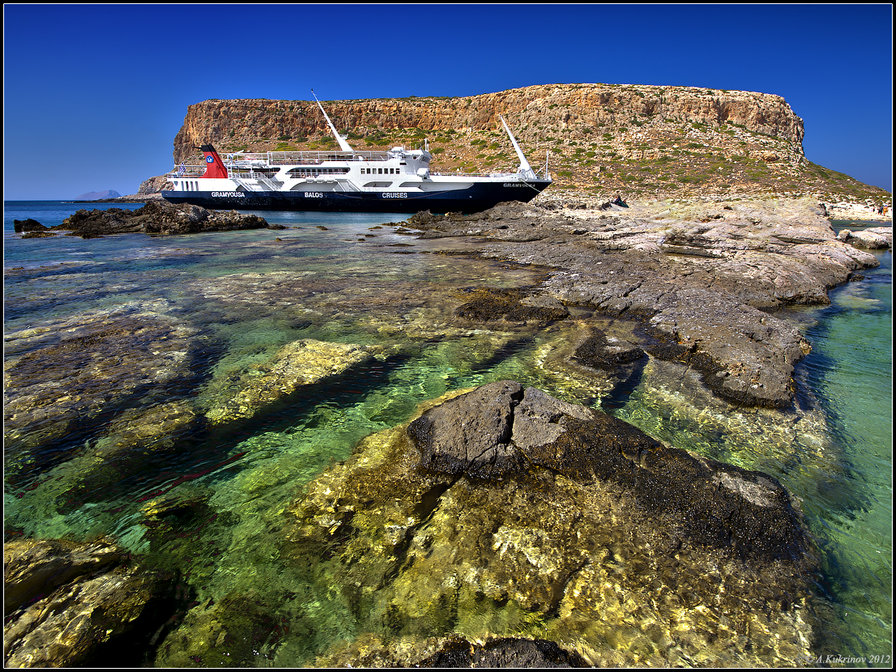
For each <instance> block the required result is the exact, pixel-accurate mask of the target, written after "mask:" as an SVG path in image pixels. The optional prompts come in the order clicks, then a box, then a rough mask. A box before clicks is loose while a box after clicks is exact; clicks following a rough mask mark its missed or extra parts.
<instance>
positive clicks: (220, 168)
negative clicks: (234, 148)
mask: <svg viewBox="0 0 896 672" xmlns="http://www.w3.org/2000/svg"><path fill="white" fill-rule="evenodd" d="M199 149H201V150H202V153H203V154H204V155H205V173H203V175H202V177H227V168H225V167H224V162H223V161H222V160H221V157H220V156H218V152H216V151H215V148H214V147H212V146H211V145H202V147H200V148H199Z"/></svg>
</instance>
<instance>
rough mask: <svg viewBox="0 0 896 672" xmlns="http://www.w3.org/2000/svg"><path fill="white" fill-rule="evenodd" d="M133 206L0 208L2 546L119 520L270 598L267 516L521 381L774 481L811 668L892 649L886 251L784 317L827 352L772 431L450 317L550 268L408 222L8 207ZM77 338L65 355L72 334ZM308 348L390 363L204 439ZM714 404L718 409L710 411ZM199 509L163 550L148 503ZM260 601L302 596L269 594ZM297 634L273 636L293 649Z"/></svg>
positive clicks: (101, 531)
mask: <svg viewBox="0 0 896 672" xmlns="http://www.w3.org/2000/svg"><path fill="white" fill-rule="evenodd" d="M140 205H141V204H125V205H122V204H90V205H85V204H83V203H73V202H64V201H7V202H5V203H4V220H3V221H4V223H3V255H4V296H3V307H4V360H5V366H6V370H7V375H5V376H4V381H5V382H4V384H5V388H4V394H5V397H4V408H5V411H6V413H5V419H4V432H5V435H4V438H5V441H4V445H5V450H4V524H5V538H6V539H7V540H9V539H11V538H16V537H34V538H68V539H76V540H87V539H95V538H97V537H107V538H111V539H114V540H115V542H116V543H118V544H119V545H121V546H122V547H124V548H125V549H127V550H128V551H130V552H131V553H132V554H134V556H137V557H142V558H143V559H144V560H145V561H146V562H147V564H149V565H150V566H152V565H158V566H159V567H163V568H172V567H175V568H177V569H179V570H181V571H182V572H183V575H184V576H185V577H186V580H187V581H188V582H189V583H190V587H191V589H192V590H193V591H194V592H195V595H196V600H197V601H202V600H208V599H212V600H214V599H222V598H223V597H225V596H226V595H230V594H234V593H239V594H241V595H259V596H263V595H265V594H266V587H267V582H268V581H270V580H271V578H270V577H271V576H278V575H282V573H283V571H284V570H283V569H282V568H280V567H278V566H277V560H276V556H277V551H276V549H277V548H278V547H279V544H280V543H281V542H282V540H281V539H279V538H278V530H277V528H276V524H275V522H273V521H274V519H275V517H276V516H275V514H274V512H277V511H282V510H283V509H284V507H286V506H288V504H289V503H290V502H291V501H293V500H294V499H295V498H296V497H297V496H299V494H300V493H301V491H302V488H303V486H304V485H305V484H307V483H309V482H311V481H312V480H313V479H315V478H316V477H318V476H319V475H320V474H321V473H323V472H324V471H325V470H326V469H328V468H329V467H331V466H332V465H334V464H335V463H338V462H340V461H342V460H345V459H347V458H348V457H349V456H350V455H351V453H352V449H353V448H354V446H355V445H356V444H357V443H358V442H359V441H360V440H361V439H362V438H364V437H366V436H368V435H370V434H372V433H374V432H377V431H380V430H383V429H388V428H390V427H393V426H395V425H398V424H401V423H403V422H406V421H407V420H408V419H409V418H410V417H411V416H412V414H413V413H414V410H415V408H417V406H418V404H420V403H421V402H424V401H427V400H431V399H435V398H437V397H439V396H441V395H443V394H445V393H447V392H451V391H453V390H460V389H466V388H470V387H474V386H477V385H480V384H484V383H487V382H490V381H493V380H502V379H516V380H519V381H520V382H521V383H523V384H524V385H535V386H537V387H539V388H541V389H543V390H545V391H546V392H548V393H549V394H553V395H555V396H558V397H560V398H563V399H567V400H570V401H575V402H577V403H584V404H588V405H590V406H593V407H595V408H602V409H603V410H605V411H607V412H609V413H612V414H614V415H616V416H617V417H620V418H622V419H624V420H626V421H628V422H631V423H632V424H635V425H636V426H638V427H639V428H641V429H642V430H643V431H645V432H647V433H648V434H650V435H652V436H654V437H655V438H657V439H659V440H661V441H664V442H667V443H670V444H672V445H674V446H676V447H679V448H684V449H688V450H691V451H694V452H697V453H700V454H703V455H705V456H707V457H711V458H714V459H721V460H724V461H728V462H732V463H735V464H738V465H739V466H742V467H746V468H754V469H759V470H762V471H765V472H767V473H770V474H771V475H773V476H774V477H775V478H777V479H778V480H779V481H780V482H781V483H782V484H783V485H785V487H787V488H788V489H789V491H790V492H791V493H792V494H793V495H794V497H795V498H796V499H797V500H798V501H799V502H800V505H801V508H802V510H803V512H804V514H805V517H806V520H807V524H808V525H809V527H810V530H811V532H812V534H813V536H814V537H815V539H816V542H817V544H818V547H819V549H820V551H821V553H822V567H823V573H824V576H823V580H822V581H820V583H819V586H818V590H819V591H820V592H821V593H822V594H823V595H824V598H825V599H826V600H827V601H828V603H829V605H830V609H829V610H828V611H827V612H826V614H827V615H826V617H825V618H826V620H825V622H824V623H823V628H824V630H825V632H823V633H821V640H822V641H823V642H824V643H823V645H822V649H821V650H820V651H819V656H820V658H819V660H818V661H815V662H819V663H830V664H832V665H834V666H838V665H841V666H849V667H877V666H881V667H888V666H889V665H890V663H892V652H893V640H892V606H893V605H892V594H893V593H892V589H893V563H892V555H893V554H892V550H893V547H892V530H893V525H892V521H893V469H892V467H893V452H892V446H893V433H892V402H893V399H892V389H893V388H892V362H893V359H892V253H890V252H879V253H876V256H877V258H878V260H879V262H880V266H879V267H877V268H874V269H870V270H867V271H864V272H863V277H862V278H861V279H858V280H856V281H852V282H849V283H848V284H845V285H843V286H841V287H839V288H836V289H834V290H833V291H831V292H830V298H831V302H830V305H825V306H815V307H802V308H795V309H792V310H790V311H788V312H786V313H782V314H781V315H782V316H783V317H785V319H791V320H793V322H794V323H795V324H798V325H799V327H800V329H802V330H803V333H804V334H805V336H806V338H807V340H808V341H809V342H810V343H811V344H812V351H811V353H810V354H809V355H808V356H806V357H805V358H804V359H803V360H802V361H801V362H800V363H799V364H798V367H797V371H796V376H795V379H796V383H797V406H798V407H799V409H800V410H799V413H798V417H799V420H798V421H796V420H794V421H793V422H790V421H788V423H789V424H788V427H787V429H786V432H785V431H784V430H781V433H782V436H783V438H780V439H776V440H775V441H771V440H770V439H769V436H770V432H769V431H768V429H767V426H766V425H765V424H763V423H768V422H772V423H773V424H775V423H776V424H775V426H776V427H780V426H781V424H782V422H781V419H780V417H784V416H780V417H778V416H776V417H775V418H773V419H772V420H771V421H769V416H768V415H764V416H762V417H761V418H760V414H756V415H750V414H749V413H746V412H741V411H738V412H735V411H732V410H730V409H727V410H726V407H725V405H724V403H722V402H718V401H717V400H716V401H712V402H705V397H701V398H700V399H697V398H694V397H693V396H688V392H687V391H681V390H672V389H670V387H669V386H668V385H666V384H665V383H663V382H662V380H663V379H662V378H661V377H659V374H657V376H658V377H655V378H652V377H651V375H645V376H644V377H643V378H642V379H641V380H640V382H639V383H638V384H637V385H636V386H634V387H633V388H632V389H629V390H626V391H625V394H624V395H623V396H622V397H620V396H619V395H618V394H617V395H614V396H612V398H611V397H610V396H607V395H606V394H605V393H604V391H602V390H601V389H595V388H592V387H589V385H588V384H587V383H583V382H582V381H575V380H571V379H570V376H569V375H568V372H566V373H563V374H561V373H559V372H558V371H557V370H556V369H555V368H552V367H551V366H549V365H547V364H545V356H544V353H545V351H546V348H548V347H549V346H551V343H552V342H551V341H550V340H549V339H551V338H556V334H544V333H542V332H540V331H538V330H535V329H533V330H531V331H529V332H516V333H513V334H509V335H508V334H494V333H489V332H488V331H487V330H475V329H474V330H469V329H468V330H463V329H458V328H457V327H456V326H455V325H454V324H453V323H452V321H451V319H450V315H448V314H446V311H448V310H449V307H451V306H456V305H457V304H458V303H459V302H461V301H462V300H463V297H464V296H467V295H469V292H471V291H472V290H474V289H475V288H478V287H492V288H502V287H517V286H524V285H527V284H533V283H535V282H537V281H538V278H539V273H540V272H541V271H537V270H535V269H531V268H525V267H521V266H515V265H512V264H507V263H504V262H501V261H497V260H485V259H475V258H466V257H465V256H463V255H456V254H446V253H445V249H444V247H445V245H446V244H447V243H445V242H444V241H443V242H442V244H441V245H442V246H441V247H440V248H439V249H436V248H435V247H433V245H434V244H433V243H432V242H430V241H424V240H420V239H418V238H417V237H415V236H414V235H411V234H412V232H411V231H409V230H408V229H407V228H406V227H404V226H403V223H404V222H405V221H406V219H407V215H402V214H394V215H390V214H341V213H270V212H266V213H258V214H261V215H262V216H264V217H265V218H266V219H268V221H269V222H271V223H276V224H282V225H283V226H284V227H286V228H283V229H280V230H270V229H263V230H251V231H234V232H216V233H204V234H199V235H185V236H168V237H151V236H146V235H140V234H126V235H118V236H107V237H101V238H94V239H81V238H78V237H72V236H64V235H59V236H55V237H52V238H34V239H23V238H22V237H21V236H20V235H19V234H16V233H14V231H13V221H14V220H23V219H28V218H31V219H35V220H37V221H39V222H41V223H42V224H44V225H46V226H54V225H57V224H60V223H62V222H63V220H64V219H65V218H66V217H68V216H69V215H71V214H73V213H74V212H75V211H77V210H79V209H81V208H85V207H89V208H100V209H103V208H109V207H123V208H137V207H140ZM833 225H834V228H835V229H837V230H839V229H841V228H844V227H848V228H860V227H865V226H872V225H875V224H874V223H872V222H854V221H835V222H834V223H833ZM437 252H438V253H437ZM72 337H77V343H78V346H77V347H76V348H72V347H70V346H67V345H66V344H70V343H72V341H71V340H67V339H70V338H72ZM299 339H310V340H313V341H315V342H317V341H320V342H327V343H340V344H355V345H364V346H371V347H381V348H382V349H383V352H389V353H393V354H392V355H390V356H388V357H381V358H375V359H373V360H371V361H370V362H367V363H365V364H364V365H363V366H362V367H361V368H360V369H358V370H356V371H355V375H352V376H348V377H345V376H343V377H339V376H337V377H335V378H334V379H333V381H332V382H328V381H325V382H324V383H323V384H318V385H315V386H314V397H313V398H302V396H301V395H298V396H295V395H294V396H293V397H290V402H289V403H287V404H280V405H275V406H274V407H272V408H271V409H269V410H268V411H266V412H264V413H260V414H257V415H254V416H252V417H251V418H250V419H249V420H247V421H246V422H243V423H242V424H241V425H240V427H239V430H238V431H235V432H233V433H231V434H227V433H221V432H208V431H198V430H196V431H194V429H193V428H194V427H196V426H197V425H196V424H195V423H192V422H191V420H192V419H193V418H194V415H195V413H197V411H196V409H207V408H210V407H213V406H215V404H220V403H222V402H221V400H222V399H225V400H226V399H227V398H228V395H229V396H232V393H233V390H234V389H236V388H235V387H234V385H236V384H237V383H235V382H234V381H239V380H244V379H245V376H246V375H250V374H251V372H252V371H253V370H257V367H258V366H259V364H263V363H264V362H266V361H269V360H270V358H271V357H272V356H273V355H274V354H275V353H276V352H277V351H278V349H280V348H282V347H283V346H284V345H286V344H289V343H292V342H294V341H297V340H299ZM48 390H49V391H48ZM701 399H703V401H701ZM705 403H712V404H719V405H718V406H715V407H713V408H712V409H710V410H709V413H710V414H711V415H712V416H713V417H712V419H711V421H707V408H706V406H705V405H703V406H701V404H705ZM157 409H169V410H170V413H168V414H163V415H162V416H154V415H153V413H155V412H156V411H157ZM22 418H25V420H22ZM147 418H148V419H147ZM153 418H155V419H153ZM184 418H186V420H184ZM166 423H167V424H166ZM147 427H149V430H147ZM163 427H164V428H167V429H161V428H163ZM171 427H173V428H174V429H171ZM153 428H155V429H153ZM153 431H155V432H157V433H158V432H161V438H160V439H158V441H159V444H158V450H144V451H143V454H141V456H140V458H139V459H138V460H137V461H136V462H133V460H134V459H135V458H133V457H129V456H128V455H127V451H121V450H119V448H120V446H121V445H126V444H127V441H126V440H125V439H123V438H122V437H127V436H130V435H129V434H128V432H130V433H131V434H134V433H137V434H140V433H141V432H144V433H146V432H149V434H144V435H141V436H144V439H145V440H144V444H142V445H145V444H146V440H149V439H146V436H150V435H151V434H152V432H153ZM171 437H174V438H171ZM152 440H156V439H152ZM166 442H167V443H166ZM129 460H130V461H129ZM109 465H113V466H114V468H113V469H110V468H109ZM194 500H197V501H198V500H201V501H202V502H203V503H204V504H203V506H204V507H205V508H204V509H202V510H204V511H207V512H209V513H208V518H207V519H206V520H204V521H199V522H197V519H196V516H195V515H193V516H182V518H183V520H182V521H181V522H180V523H178V521H180V520H181V519H180V518H179V517H178V516H177V515H174V516H169V517H168V518H166V520H167V521H168V522H167V524H168V525H170V526H171V527H170V532H169V533H168V534H169V537H170V538H169V539H168V540H166V543H164V544H162V545H161V546H159V545H155V546H153V548H152V552H150V543H149V541H148V536H147V535H148V532H147V530H148V529H149V528H150V527H151V525H149V524H148V522H147V521H148V520H153V519H152V515H153V514H152V512H151V511H148V510H147V504H148V503H150V502H152V503H156V505H158V502H160V501H161V502H163V504H162V506H163V505H164V502H169V503H170V502H175V503H176V502H181V503H182V502H184V501H187V502H189V501H194ZM172 506H174V507H175V508H174V509H173V510H175V512H177V511H179V510H181V509H177V508H176V507H177V504H172ZM171 521H174V522H171ZM178 524H181V527H180V528H179V527H178ZM166 529H167V528H166ZM198 549H201V550H198ZM262 566H265V567H266V568H267V569H266V570H265V571H262V569H261V567H262ZM278 573H279V574H278ZM277 594H278V595H280V594H281V593H279V592H278V593H277ZM258 599H259V600H261V601H262V602H263V601H264V599H265V598H263V597H259V598H258ZM278 599H279V598H278ZM284 599H285V598H284ZM247 613H249V614H252V613H256V612H255V611H252V610H251V609H249V610H248V612H247ZM258 613H281V614H289V613H292V612H291V611H290V605H288V604H268V603H264V604H261V605H259V607H258ZM303 613H304V614H306V617H307V618H310V616H308V614H309V613H312V612H310V611H308V610H307V609H306V610H305V611H304V612H303ZM249 618H251V616H249ZM321 618H322V619H323V618H326V615H325V614H324V615H322V616H321ZM185 623H187V626H186V627H189V625H188V624H189V620H187V621H185ZM313 627H314V624H309V625H308V628H312V629H313ZM345 628H349V629H350V627H349V626H348V625H345ZM303 631H307V628H306V629H305V630H303V628H301V627H294V628H293V629H292V630H291V631H290V632H291V633H293V634H283V633H282V632H281V633H280V635H281V641H285V640H288V638H289V637H295V638H299V637H301V633H302V632H303ZM355 634H361V633H355ZM197 636H198V634H197ZM339 636H340V637H343V638H344V637H345V636H346V632H345V629H343V630H342V631H341V632H340V633H339ZM326 645H327V642H326V641H322V640H320V639H317V640H315V643H314V645H313V646H310V645H303V644H301V643H297V642H292V643H291V644H290V645H289V646H287V645H285V644H284V645H283V646H282V651H291V652H292V653H291V654H290V656H291V657H286V658H284V656H283V655H281V656H280V657H277V655H276V652H274V653H271V651H268V652H267V654H266V655H261V654H259V656H258V658H257V660H255V661H250V662H249V664H255V665H258V666H271V665H279V666H284V665H285V666H292V665H308V664H313V661H314V656H316V655H319V654H320V653H322V652H323V651H324V649H325V648H326ZM145 662H147V663H148V664H153V661H152V660H150V661H145ZM806 664H807V661H794V665H806ZM810 666H812V665H811V662H810Z"/></svg>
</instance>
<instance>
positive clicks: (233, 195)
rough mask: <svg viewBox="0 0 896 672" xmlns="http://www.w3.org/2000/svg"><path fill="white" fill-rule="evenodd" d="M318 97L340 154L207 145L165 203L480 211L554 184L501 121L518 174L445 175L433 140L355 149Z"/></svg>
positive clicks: (176, 178)
mask: <svg viewBox="0 0 896 672" xmlns="http://www.w3.org/2000/svg"><path fill="white" fill-rule="evenodd" d="M312 94H313V92H312ZM314 98H315V100H316V101H317V104H318V107H319V108H320V111H321V112H322V113H323V116H324V119H326V122H327V124H328V125H329V127H330V131H331V132H332V133H333V136H334V137H335V138H336V142H337V143H338V145H339V151H319V152H315V151H304V152H260V153H247V152H237V153H233V154H225V155H224V156H223V157H222V156H221V155H220V154H219V153H218V152H217V151H216V150H215V148H214V147H213V146H212V145H211V144H207V145H203V146H202V147H199V148H198V149H200V150H201V151H202V153H203V155H204V157H205V164H204V165H201V166H187V165H185V164H181V165H180V166H175V169H174V170H173V171H172V172H170V173H169V174H167V175H166V178H167V180H168V181H169V182H170V183H171V185H172V188H171V189H169V190H164V191H162V197H163V198H165V199H166V200H168V201H170V202H173V203H193V204H196V205H201V206H203V207H205V208H211V209H216V210H220V209H228V210H230V209H236V210H291V211H301V210H327V211H339V212H419V211H423V210H429V211H430V212H433V213H444V212H478V211H481V210H485V209H487V208H490V207H492V206H494V205H496V204H498V203H501V202H503V201H524V202H527V201H531V200H532V199H533V198H535V196H537V195H538V194H539V193H541V191H543V190H544V189H545V188H547V187H548V186H549V185H550V184H551V181H552V180H551V177H550V174H549V173H548V167H547V161H546V162H545V167H544V171H543V173H542V175H541V176H539V175H537V174H536V172H535V171H534V170H533V169H532V167H531V166H530V165H529V162H528V161H527V160H526V157H525V155H524V154H523V151H522V149H520V146H519V143H517V141H516V138H514V137H513V133H511V131H510V128H509V127H508V125H507V122H506V121H505V120H504V118H503V117H501V116H500V115H499V117H498V118H499V119H500V121H501V123H502V124H503V126H504V130H505V131H506V132H507V135H508V136H509V138H510V142H511V144H512V145H513V148H514V150H515V151H516V154H517V156H518V157H519V161H520V165H519V168H518V169H517V171H516V172H515V173H492V174H487V175H478V174H459V173H455V174H440V173H433V172H431V171H430V168H429V164H430V161H431V160H432V154H430V152H429V149H428V144H427V143H426V142H424V148H423V149H405V148H404V147H393V148H392V149H390V150H388V151H355V150H354V149H352V147H351V146H350V145H349V144H348V142H347V141H346V138H345V137H343V136H341V135H339V133H338V132H337V131H336V127H335V126H334V125H333V122H332V121H330V117H329V116H327V113H326V111H325V110H324V108H323V105H321V103H320V101H319V100H317V96H314Z"/></svg>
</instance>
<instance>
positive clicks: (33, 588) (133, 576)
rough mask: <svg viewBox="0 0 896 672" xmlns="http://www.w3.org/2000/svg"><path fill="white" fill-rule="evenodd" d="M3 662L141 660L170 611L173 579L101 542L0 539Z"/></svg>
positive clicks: (26, 664) (32, 664) (71, 664)
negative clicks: (0, 555)
mask: <svg viewBox="0 0 896 672" xmlns="http://www.w3.org/2000/svg"><path fill="white" fill-rule="evenodd" d="M3 559H4V585H5V591H4V607H5V614H4V616H5V620H4V628H3V630H4V662H5V664H6V665H8V666H10V667H80V666H88V667H89V666H106V665H113V666H116V665H118V666H125V667H127V666H129V664H140V663H141V662H142V661H141V660H140V654H141V652H143V651H145V647H146V646H147V644H148V641H149V640H150V639H151V636H152V635H153V633H155V632H156V631H157V630H158V629H159V628H160V627H161V626H162V625H163V624H164V623H165V621H166V620H167V619H168V618H169V617H170V616H171V615H172V614H173V611H174V601H173V593H174V590H173V588H174V584H172V583H171V578H172V577H167V576H163V575H161V574H156V573H152V572H147V571H145V570H143V569H141V568H140V567H138V566H137V565H134V564H133V563H131V562H130V561H129V560H128V559H127V556H126V554H124V553H123V552H122V551H121V550H119V549H117V548H116V547H114V546H113V545H111V544H109V543H106V542H95V543H85V544H80V543H74V542H68V541H63V540H48V541H44V540H33V539H14V540H12V541H9V542H7V543H6V544H4V548H3Z"/></svg>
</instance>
